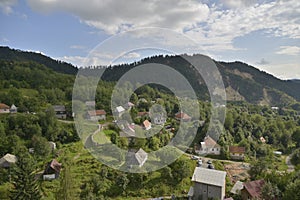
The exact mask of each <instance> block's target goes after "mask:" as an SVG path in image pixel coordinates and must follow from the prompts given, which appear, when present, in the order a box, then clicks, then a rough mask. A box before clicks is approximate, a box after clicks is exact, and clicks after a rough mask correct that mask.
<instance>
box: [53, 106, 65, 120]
mask: <svg viewBox="0 0 300 200" xmlns="http://www.w3.org/2000/svg"><path fill="white" fill-rule="evenodd" d="M53 109H54V112H55V116H56V118H58V119H66V118H67V112H66V107H65V106H63V105H54V106H53Z"/></svg>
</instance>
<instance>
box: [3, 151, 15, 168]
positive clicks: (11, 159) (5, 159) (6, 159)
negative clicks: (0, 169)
mask: <svg viewBox="0 0 300 200" xmlns="http://www.w3.org/2000/svg"><path fill="white" fill-rule="evenodd" d="M4 162H8V163H16V162H17V157H16V156H15V155H12V154H9V153H7V154H6V155H5V156H3V157H2V158H1V159H0V165H1V164H3V163H4Z"/></svg>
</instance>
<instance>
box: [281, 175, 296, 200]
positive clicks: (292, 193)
mask: <svg viewBox="0 0 300 200" xmlns="http://www.w3.org/2000/svg"><path fill="white" fill-rule="evenodd" d="M299 188H300V179H297V180H295V181H294V182H291V183H290V184H288V185H287V187H286V191H285V192H284V195H283V199H284V200H291V199H295V200H296V199H299V197H300V190H299Z"/></svg>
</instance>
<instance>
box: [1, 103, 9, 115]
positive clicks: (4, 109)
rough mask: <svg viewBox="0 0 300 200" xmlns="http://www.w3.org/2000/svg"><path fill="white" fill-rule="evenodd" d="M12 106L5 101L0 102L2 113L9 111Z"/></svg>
mask: <svg viewBox="0 0 300 200" xmlns="http://www.w3.org/2000/svg"><path fill="white" fill-rule="evenodd" d="M9 109H10V107H9V106H8V105H6V104H4V103H0V113H9V112H10V110H9Z"/></svg>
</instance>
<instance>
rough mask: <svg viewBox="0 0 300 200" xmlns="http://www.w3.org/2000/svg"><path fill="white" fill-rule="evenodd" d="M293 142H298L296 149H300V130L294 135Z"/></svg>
mask: <svg viewBox="0 0 300 200" xmlns="http://www.w3.org/2000/svg"><path fill="white" fill-rule="evenodd" d="M292 140H293V141H294V142H296V147H300V128H298V129H297V130H296V131H294V133H293V134H292Z"/></svg>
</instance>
